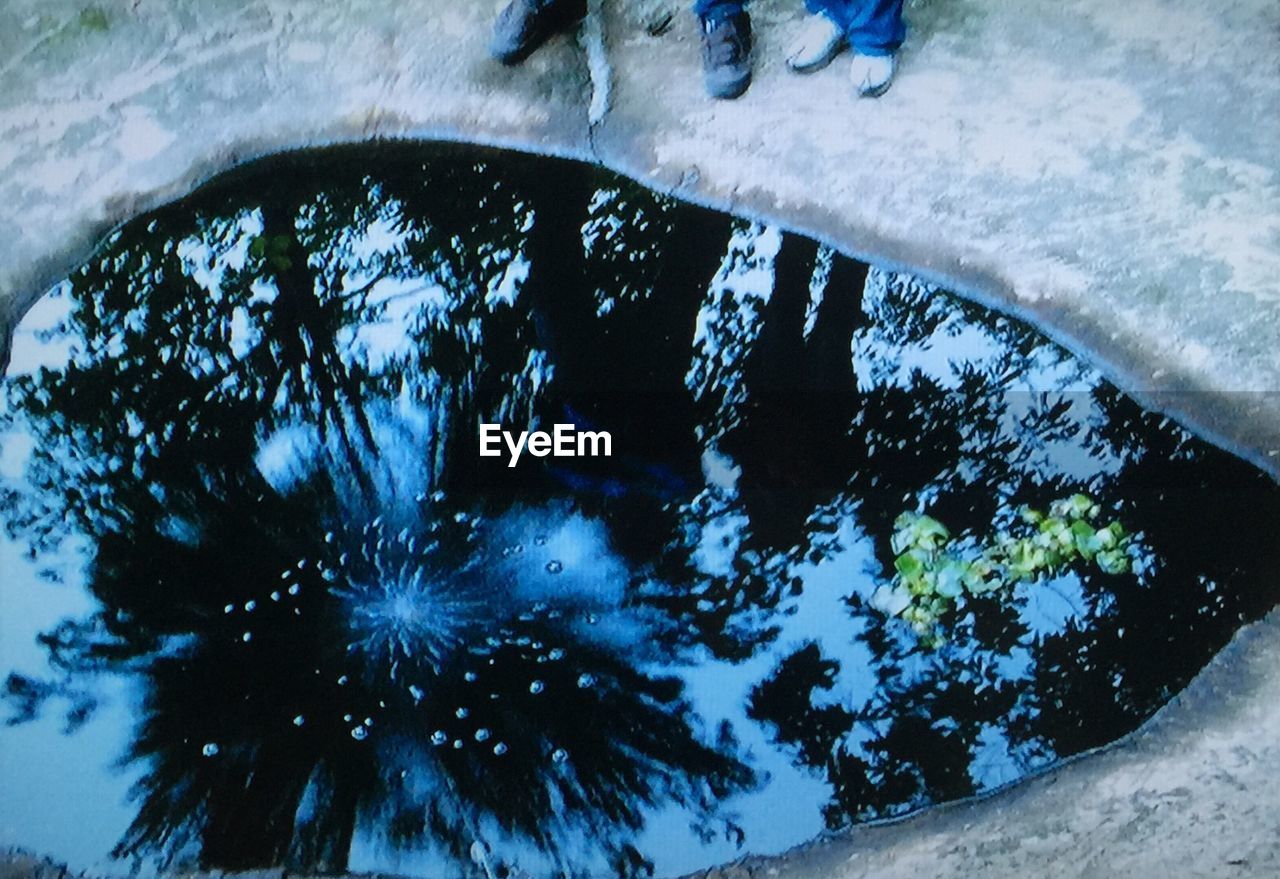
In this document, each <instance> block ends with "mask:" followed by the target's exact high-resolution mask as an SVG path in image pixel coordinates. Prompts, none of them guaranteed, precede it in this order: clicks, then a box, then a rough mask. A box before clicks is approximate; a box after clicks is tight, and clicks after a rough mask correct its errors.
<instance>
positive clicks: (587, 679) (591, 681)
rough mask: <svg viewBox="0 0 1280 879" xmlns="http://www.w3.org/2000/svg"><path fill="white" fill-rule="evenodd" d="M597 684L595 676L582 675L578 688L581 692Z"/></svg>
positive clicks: (579, 678)
mask: <svg viewBox="0 0 1280 879" xmlns="http://www.w3.org/2000/svg"><path fill="white" fill-rule="evenodd" d="M595 682H596V679H595V676H594V675H589V674H585V675H580V676H579V677H578V688H579V689H581V690H585V689H586V688H587V687H591V686H594V685H595Z"/></svg>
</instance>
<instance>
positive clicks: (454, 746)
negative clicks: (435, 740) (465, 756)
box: [453, 739, 462, 751]
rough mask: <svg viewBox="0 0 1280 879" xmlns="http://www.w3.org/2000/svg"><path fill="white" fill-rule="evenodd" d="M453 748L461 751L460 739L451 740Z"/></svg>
mask: <svg viewBox="0 0 1280 879" xmlns="http://www.w3.org/2000/svg"><path fill="white" fill-rule="evenodd" d="M453 749H454V750H455V751H461V750H462V739H454V740H453Z"/></svg>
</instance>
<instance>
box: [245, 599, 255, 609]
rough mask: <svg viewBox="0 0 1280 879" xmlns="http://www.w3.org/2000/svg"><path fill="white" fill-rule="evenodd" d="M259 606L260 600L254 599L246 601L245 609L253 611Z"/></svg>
mask: <svg viewBox="0 0 1280 879" xmlns="http://www.w3.org/2000/svg"><path fill="white" fill-rule="evenodd" d="M257 606H258V602H256V601H253V600H249V601H246V602H245V603H244V609H245V610H248V611H252V610H253V609H254V608H255V607H257Z"/></svg>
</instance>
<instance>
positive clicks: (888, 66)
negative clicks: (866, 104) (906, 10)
mask: <svg viewBox="0 0 1280 879" xmlns="http://www.w3.org/2000/svg"><path fill="white" fill-rule="evenodd" d="M817 2H819V3H820V4H821V5H822V6H823V11H824V12H825V14H827V15H829V16H831V17H832V18H833V19H834V20H835V21H836V23H837V24H839V25H840V27H841V29H842V30H843V31H844V35H845V38H846V39H847V40H848V42H849V44H850V45H851V46H852V47H853V49H854V52H855V55H854V57H853V61H852V63H851V65H850V76H851V77H852V79H853V86H854V89H855V90H856V91H857V92H858V94H859V95H861V96H862V97H868V98H874V97H879V96H880V95H882V94H884V93H885V92H886V91H888V89H889V86H890V85H891V84H892V82H893V74H894V72H895V70H896V67H897V63H896V60H895V57H894V55H895V53H896V52H897V51H898V49H899V47H901V46H902V41H903V40H904V39H905V38H906V35H907V29H906V25H905V24H904V23H903V20H902V4H903V0H817Z"/></svg>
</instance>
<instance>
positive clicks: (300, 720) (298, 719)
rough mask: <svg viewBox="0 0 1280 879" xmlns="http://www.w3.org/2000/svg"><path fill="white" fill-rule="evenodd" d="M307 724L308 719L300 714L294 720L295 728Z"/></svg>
mask: <svg viewBox="0 0 1280 879" xmlns="http://www.w3.org/2000/svg"><path fill="white" fill-rule="evenodd" d="M306 722H307V719H306V718H305V717H303V716H302V715H301V714H299V715H298V716H297V717H295V718H294V719H293V725H294V726H302V725H303V724H304V723H306Z"/></svg>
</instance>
